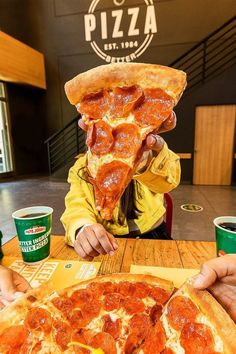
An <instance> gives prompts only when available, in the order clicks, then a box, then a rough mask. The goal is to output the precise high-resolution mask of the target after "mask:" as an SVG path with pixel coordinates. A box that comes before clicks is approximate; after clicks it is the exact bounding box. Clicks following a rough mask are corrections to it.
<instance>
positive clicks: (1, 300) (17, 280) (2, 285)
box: [0, 265, 31, 309]
mask: <svg viewBox="0 0 236 354" xmlns="http://www.w3.org/2000/svg"><path fill="white" fill-rule="evenodd" d="M30 288H31V287H30V285H29V283H28V282H27V280H26V279H25V278H23V277H22V276H21V275H20V274H19V273H17V272H15V271H13V270H12V269H9V268H6V267H3V266H2V265H0V293H1V295H0V309H1V308H2V307H3V306H4V305H7V304H8V303H10V302H12V301H14V300H15V299H17V298H18V297H19V296H21V295H22V294H23V293H25V292H26V291H27V290H29V289H30Z"/></svg>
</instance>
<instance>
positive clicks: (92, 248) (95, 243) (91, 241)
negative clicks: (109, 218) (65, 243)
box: [74, 223, 118, 261]
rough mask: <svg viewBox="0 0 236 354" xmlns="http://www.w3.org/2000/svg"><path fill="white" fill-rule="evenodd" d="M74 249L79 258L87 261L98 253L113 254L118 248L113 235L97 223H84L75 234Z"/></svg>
mask: <svg viewBox="0 0 236 354" xmlns="http://www.w3.org/2000/svg"><path fill="white" fill-rule="evenodd" d="M74 248H75V251H76V252H77V253H78V255H79V256H80V257H81V258H84V259H86V260H88V261H91V260H93V258H94V257H97V256H99V255H100V254H103V255H105V254H109V255H110V256H113V255H114V253H115V251H116V250H117V248H118V245H117V242H116V239H115V237H114V236H113V235H112V234H111V233H109V232H108V231H106V229H105V228H104V227H103V226H102V225H101V224H99V223H95V224H90V225H85V226H84V227H82V228H81V229H80V230H79V231H78V233H77V235H76V240H75V244H74Z"/></svg>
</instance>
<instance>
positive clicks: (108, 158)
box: [88, 150, 134, 178]
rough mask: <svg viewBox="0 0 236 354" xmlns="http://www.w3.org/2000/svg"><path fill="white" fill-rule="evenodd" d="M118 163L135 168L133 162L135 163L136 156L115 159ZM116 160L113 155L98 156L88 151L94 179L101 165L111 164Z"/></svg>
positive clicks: (90, 168)
mask: <svg viewBox="0 0 236 354" xmlns="http://www.w3.org/2000/svg"><path fill="white" fill-rule="evenodd" d="M115 159H116V160H118V161H121V162H124V163H126V164H127V165H129V166H130V167H131V168H132V167H133V161H134V156H131V157H128V158H126V159H124V158H119V157H116V158H115ZM113 160H114V156H113V155H112V154H105V155H101V156H96V155H94V154H92V153H91V151H90V150H89V151H88V169H89V172H90V174H91V176H92V177H94V178H95V177H96V175H97V172H98V169H99V167H100V166H101V165H103V164H106V163H110V162H112V161H113Z"/></svg>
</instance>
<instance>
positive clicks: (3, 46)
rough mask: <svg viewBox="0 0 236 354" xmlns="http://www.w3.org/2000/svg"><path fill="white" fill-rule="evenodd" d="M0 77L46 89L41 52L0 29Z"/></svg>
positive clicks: (4, 79)
mask: <svg viewBox="0 0 236 354" xmlns="http://www.w3.org/2000/svg"><path fill="white" fill-rule="evenodd" d="M0 79H1V80H3V81H7V82H14V83H21V84H27V85H32V86H35V87H39V88H42V89H46V76H45V66H44V56H43V54H42V53H40V52H39V51H37V50H35V49H33V48H31V47H29V46H28V45H26V44H24V43H22V42H20V41H18V40H17V39H15V38H13V37H11V36H9V35H8V34H6V33H4V32H2V31H0Z"/></svg>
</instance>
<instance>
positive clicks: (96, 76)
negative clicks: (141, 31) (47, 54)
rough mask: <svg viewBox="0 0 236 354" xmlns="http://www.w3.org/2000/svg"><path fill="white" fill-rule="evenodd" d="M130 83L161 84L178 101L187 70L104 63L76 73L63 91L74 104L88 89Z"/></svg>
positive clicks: (159, 85)
mask: <svg viewBox="0 0 236 354" xmlns="http://www.w3.org/2000/svg"><path fill="white" fill-rule="evenodd" d="M132 85H140V86H141V87H142V88H160V89H162V90H164V91H165V92H166V93H167V94H168V95H170V96H171V97H173V99H174V100H175V104H177V102H178V100H179V99H180V97H181V95H182V92H183V91H184V89H185V87H186V74H185V73H184V72H183V71H180V70H177V69H173V68H169V67H167V66H162V65H155V64H142V63H123V64H122V63H121V64H119V63H116V64H107V65H101V66H98V67H95V68H93V69H91V70H88V71H86V72H84V73H81V74H79V75H77V76H76V77H75V78H73V79H72V80H70V81H68V82H67V83H66V84H65V92H66V95H67V97H68V99H69V101H70V103H71V104H74V105H77V104H78V103H79V102H80V101H81V100H82V99H83V97H84V96H85V95H88V94H90V93H95V92H99V91H101V90H102V89H113V88H115V87H123V86H132Z"/></svg>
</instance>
